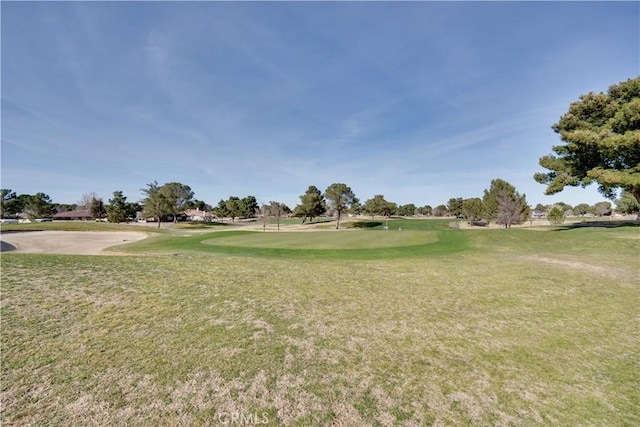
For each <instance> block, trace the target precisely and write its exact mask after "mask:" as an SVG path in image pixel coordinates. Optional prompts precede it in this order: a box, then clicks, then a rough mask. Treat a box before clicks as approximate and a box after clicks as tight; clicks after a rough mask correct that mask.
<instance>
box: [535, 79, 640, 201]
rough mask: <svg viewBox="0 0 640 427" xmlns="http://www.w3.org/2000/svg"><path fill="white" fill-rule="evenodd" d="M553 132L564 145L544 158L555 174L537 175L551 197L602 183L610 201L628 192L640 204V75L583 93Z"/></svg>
mask: <svg viewBox="0 0 640 427" xmlns="http://www.w3.org/2000/svg"><path fill="white" fill-rule="evenodd" d="M552 129H553V130H554V131H555V132H556V133H557V134H559V135H560V139H561V140H562V142H563V144H562V145H556V146H553V147H552V150H553V152H554V153H555V154H550V155H547V156H544V157H542V158H540V165H541V166H542V167H544V168H546V169H549V171H550V172H546V173H536V174H535V175H534V178H535V180H536V181H537V182H539V183H541V184H547V189H546V191H545V193H546V194H555V193H557V192H559V191H562V189H563V188H564V187H565V186H567V185H569V186H582V187H586V186H587V185H589V184H592V183H594V182H596V183H597V184H598V189H599V190H600V192H601V193H602V194H603V195H604V196H605V197H607V198H609V199H613V198H614V197H615V195H616V190H617V189H623V190H626V191H628V192H630V193H631V194H633V196H634V197H635V198H636V200H638V201H640V77H637V78H634V79H629V80H627V81H626V82H622V83H619V84H617V85H613V86H611V87H609V90H608V92H607V93H593V92H591V93H588V94H587V95H582V96H581V97H580V99H579V100H578V101H576V102H573V103H572V104H571V105H570V106H569V111H568V112H567V113H565V114H564V115H563V116H562V117H560V121H559V122H558V123H556V124H554V125H553V126H552Z"/></svg>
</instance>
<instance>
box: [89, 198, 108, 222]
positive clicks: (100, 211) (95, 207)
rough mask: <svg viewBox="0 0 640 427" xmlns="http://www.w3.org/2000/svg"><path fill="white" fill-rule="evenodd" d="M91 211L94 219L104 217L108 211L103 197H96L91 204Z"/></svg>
mask: <svg viewBox="0 0 640 427" xmlns="http://www.w3.org/2000/svg"><path fill="white" fill-rule="evenodd" d="M89 212H91V216H92V217H93V219H102V218H103V217H104V216H105V214H106V213H107V211H106V210H105V208H104V202H103V201H102V198H101V197H94V198H92V199H91V203H90V204H89Z"/></svg>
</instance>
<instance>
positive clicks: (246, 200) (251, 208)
mask: <svg viewBox="0 0 640 427" xmlns="http://www.w3.org/2000/svg"><path fill="white" fill-rule="evenodd" d="M258 208H259V206H258V201H257V200H256V198H255V196H247V197H243V198H242V200H240V216H243V217H245V218H252V217H254V216H255V215H256V210H257V209H258Z"/></svg>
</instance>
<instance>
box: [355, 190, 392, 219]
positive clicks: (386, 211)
mask: <svg viewBox="0 0 640 427" xmlns="http://www.w3.org/2000/svg"><path fill="white" fill-rule="evenodd" d="M362 210H363V211H364V212H366V213H367V214H368V215H371V219H374V218H375V216H376V215H385V216H389V215H391V214H392V213H393V212H394V211H395V210H396V205H395V203H392V202H388V201H387V200H385V198H384V195H382V194H376V195H375V196H373V197H372V198H371V199H368V200H366V201H365V202H364V205H362Z"/></svg>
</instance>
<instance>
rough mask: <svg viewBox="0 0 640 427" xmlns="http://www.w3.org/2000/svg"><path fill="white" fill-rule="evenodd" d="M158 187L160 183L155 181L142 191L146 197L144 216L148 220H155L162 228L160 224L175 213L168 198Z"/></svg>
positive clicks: (144, 200)
mask: <svg viewBox="0 0 640 427" xmlns="http://www.w3.org/2000/svg"><path fill="white" fill-rule="evenodd" d="M160 189H161V187H159V186H158V181H154V182H152V183H150V184H147V188H143V189H142V190H141V191H142V193H143V194H145V195H146V197H145V198H144V199H143V201H142V203H143V205H144V215H145V216H146V217H147V218H154V219H155V220H157V221H158V228H160V222H161V221H162V219H163V218H164V217H166V216H167V215H169V214H170V213H171V212H172V211H173V206H172V205H171V202H170V201H169V200H167V197H166V196H165V195H164V193H163V192H162V191H160Z"/></svg>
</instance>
